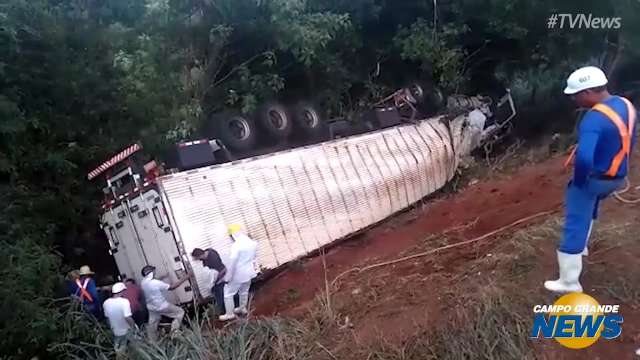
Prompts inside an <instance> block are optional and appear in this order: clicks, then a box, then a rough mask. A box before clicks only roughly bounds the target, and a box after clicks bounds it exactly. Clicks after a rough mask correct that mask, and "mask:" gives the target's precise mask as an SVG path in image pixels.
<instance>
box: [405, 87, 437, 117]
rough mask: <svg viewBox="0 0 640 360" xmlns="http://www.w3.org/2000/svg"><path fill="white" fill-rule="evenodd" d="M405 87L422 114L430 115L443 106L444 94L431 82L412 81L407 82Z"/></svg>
mask: <svg viewBox="0 0 640 360" xmlns="http://www.w3.org/2000/svg"><path fill="white" fill-rule="evenodd" d="M406 88H407V89H409V92H410V93H411V96H413V98H414V99H415V100H416V105H417V108H418V110H419V111H420V113H421V115H422V116H431V115H433V114H435V113H437V112H438V111H440V110H441V109H442V107H443V106H444V102H445V99H444V94H443V92H442V90H440V89H439V88H438V87H436V86H435V85H433V84H430V83H427V82H419V81H414V82H411V83H409V84H408V85H407V87H406Z"/></svg>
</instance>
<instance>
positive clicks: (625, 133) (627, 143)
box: [564, 97, 636, 177]
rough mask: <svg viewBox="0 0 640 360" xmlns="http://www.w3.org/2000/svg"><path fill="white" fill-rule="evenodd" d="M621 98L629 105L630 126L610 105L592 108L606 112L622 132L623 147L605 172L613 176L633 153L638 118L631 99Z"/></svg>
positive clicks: (574, 153)
mask: <svg viewBox="0 0 640 360" xmlns="http://www.w3.org/2000/svg"><path fill="white" fill-rule="evenodd" d="M620 98H621V99H622V100H623V101H624V103H625V104H626V105H627V117H628V120H629V121H628V125H629V126H628V127H627V126H626V125H625V124H624V121H622V118H621V117H620V115H618V113H617V112H615V111H614V110H613V109H611V108H610V107H609V106H607V105H605V104H596V105H595V106H594V107H593V108H592V109H593V110H596V111H599V112H600V113H602V114H604V115H605V117H606V118H607V119H609V121H611V122H612V123H613V124H614V125H615V126H616V128H617V129H618V133H619V134H620V139H621V141H622V148H621V149H620V151H618V153H617V154H616V156H614V157H613V160H612V161H611V165H610V166H609V169H608V170H607V172H606V173H605V174H606V175H607V176H611V177H614V176H616V174H617V173H618V170H619V169H620V165H621V164H622V161H624V159H625V158H628V157H629V154H630V153H631V137H632V135H633V129H634V125H635V120H636V110H635V108H634V107H633V104H631V101H629V100H627V99H625V98H623V97H620ZM577 148H578V146H577V145H574V147H573V149H572V150H571V154H569V157H568V158H567V161H565V163H564V166H565V167H567V166H569V165H570V164H571V162H572V161H573V159H574V157H575V155H576V150H577Z"/></svg>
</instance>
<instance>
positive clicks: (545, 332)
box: [531, 293, 623, 349]
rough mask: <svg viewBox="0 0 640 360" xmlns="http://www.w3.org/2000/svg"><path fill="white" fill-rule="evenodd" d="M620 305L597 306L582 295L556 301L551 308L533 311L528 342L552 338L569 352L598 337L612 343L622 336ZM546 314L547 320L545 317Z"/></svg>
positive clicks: (538, 306) (544, 307) (588, 297)
mask: <svg viewBox="0 0 640 360" xmlns="http://www.w3.org/2000/svg"><path fill="white" fill-rule="evenodd" d="M619 311H620V305H600V304H599V303H598V302H597V301H596V299H594V298H593V297H591V296H589V295H587V294H583V293H570V294H566V295H564V296H562V297H560V298H559V299H558V300H556V302H555V303H554V304H553V305H536V306H534V307H533V312H534V313H535V318H534V320H533V328H532V329H531V338H539V337H540V336H541V335H542V336H543V337H544V338H545V339H549V338H554V339H556V341H557V342H559V343H560V344H561V345H562V346H565V347H567V348H570V349H584V348H586V347H589V346H591V345H593V344H594V343H595V342H596V341H598V339H599V338H600V337H603V338H605V339H607V340H611V339H615V338H617V337H619V336H620V334H622V322H623V318H622V315H620V314H619ZM545 314H548V315H549V316H548V317H545Z"/></svg>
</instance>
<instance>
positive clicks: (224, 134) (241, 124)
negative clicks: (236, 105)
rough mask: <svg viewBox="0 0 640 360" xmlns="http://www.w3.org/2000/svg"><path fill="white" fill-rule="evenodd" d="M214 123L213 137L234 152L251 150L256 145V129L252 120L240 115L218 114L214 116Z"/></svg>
mask: <svg viewBox="0 0 640 360" xmlns="http://www.w3.org/2000/svg"><path fill="white" fill-rule="evenodd" d="M211 121H212V122H214V123H213V124H212V125H213V128H214V129H215V136H216V137H218V138H219V139H220V140H222V143H223V144H224V145H225V146H226V147H227V148H229V149H231V150H234V151H247V150H252V149H253V147H254V145H255V144H256V136H257V134H256V133H257V129H256V125H255V123H254V122H253V120H252V119H251V118H249V117H247V116H244V115H240V114H220V115H215V116H214V117H213V118H212V120H211Z"/></svg>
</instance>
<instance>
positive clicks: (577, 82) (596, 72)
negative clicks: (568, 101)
mask: <svg viewBox="0 0 640 360" xmlns="http://www.w3.org/2000/svg"><path fill="white" fill-rule="evenodd" d="M607 83H608V80H607V75H605V74H604V72H603V71H602V70H600V69H599V68H597V67H595V66H585V67H583V68H580V69H578V70H576V71H574V72H573V73H571V75H569V78H568V79H567V87H566V88H565V89H564V93H565V94H567V95H572V94H575V93H578V92H580V91H583V90H587V89H591V88H595V87H599V86H604V85H607Z"/></svg>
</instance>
